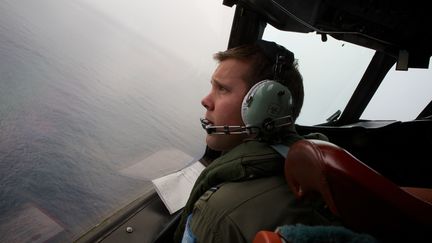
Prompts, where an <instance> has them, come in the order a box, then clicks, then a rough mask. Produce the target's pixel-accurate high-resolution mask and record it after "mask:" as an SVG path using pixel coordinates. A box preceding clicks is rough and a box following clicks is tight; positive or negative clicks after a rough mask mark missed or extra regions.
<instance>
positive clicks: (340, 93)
mask: <svg viewBox="0 0 432 243" xmlns="http://www.w3.org/2000/svg"><path fill="white" fill-rule="evenodd" d="M263 39H266V40H271V41H275V42H277V43H279V44H281V45H283V46H285V47H286V48H287V49H289V50H291V51H293V52H294V54H295V58H296V59H298V63H299V70H300V72H301V74H302V75H303V80H304V81H303V82H304V89H305V98H304V105H303V109H302V111H301V113H300V116H299V118H298V120H297V122H298V123H299V124H301V125H316V124H320V123H324V122H326V119H327V118H329V117H330V116H331V115H333V114H334V113H335V112H336V111H337V110H341V111H343V109H344V108H345V106H346V104H347V103H348V101H349V99H350V97H351V95H352V94H353V92H354V90H355V88H356V87H357V84H358V82H359V81H360V79H361V77H362V75H363V73H364V71H365V70H366V67H367V66H368V64H369V62H370V60H371V59H372V56H373V55H374V53H375V52H374V50H371V49H367V48H363V47H359V46H355V45H352V44H350V43H346V42H342V41H339V40H335V39H333V38H332V37H330V36H329V37H328V40H327V41H326V42H322V41H321V36H320V35H317V34H315V33H309V34H302V33H291V32H282V31H279V30H277V29H275V28H273V27H272V26H270V25H268V26H267V27H266V29H265V32H264V36H263Z"/></svg>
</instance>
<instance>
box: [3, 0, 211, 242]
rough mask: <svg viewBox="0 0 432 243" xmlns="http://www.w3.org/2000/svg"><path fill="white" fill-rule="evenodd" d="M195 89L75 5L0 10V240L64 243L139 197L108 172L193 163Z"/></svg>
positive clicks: (121, 31) (189, 71) (155, 50)
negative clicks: (182, 157)
mask: <svg viewBox="0 0 432 243" xmlns="http://www.w3.org/2000/svg"><path fill="white" fill-rule="evenodd" d="M202 79H207V77H205V76H204V77H202V74H201V73H200V72H198V71H196V70H194V67H192V66H191V65H189V64H188V63H187V62H185V61H183V60H182V58H181V57H178V56H175V55H173V54H171V53H170V52H169V51H167V50H165V49H164V48H162V47H160V46H158V45H157V43H153V42H150V41H148V40H146V39H145V38H142V36H137V35H136V34H134V33H133V32H131V31H128V30H127V29H125V28H122V26H121V25H118V24H116V23H114V22H111V21H110V20H109V19H107V18H106V17H104V16H102V15H98V14H97V13H95V12H94V11H93V10H91V9H90V8H86V7H85V5H82V4H81V5H80V4H78V3H76V2H75V1H57V0H43V1H12V0H10V1H8V0H0V242H6V241H13V242H25V241H32V242H41V241H47V240H48V241H51V242H60V241H61V242H63V241H70V240H72V239H74V238H76V237H77V236H79V235H80V234H82V233H84V232H85V231H86V230H88V229H89V228H90V227H91V226H93V225H95V224H97V223H98V222H100V221H101V220H103V219H104V218H105V217H107V216H109V215H110V214H111V213H113V212H114V211H116V210H118V209H120V208H121V207H122V206H124V205H126V204H127V203H128V202H130V201H131V200H133V199H135V198H137V197H138V196H139V195H141V194H142V193H144V192H146V191H149V190H150V188H151V184H150V183H149V181H146V180H139V179H136V178H131V177H128V176H125V175H123V174H121V173H119V171H120V170H122V169H124V168H126V167H128V166H130V165H132V164H134V163H137V162H139V161H142V160H143V159H145V158H146V157H148V156H150V155H152V154H154V153H157V152H158V151H160V150H163V149H166V148H174V149H178V150H181V151H183V152H184V153H186V154H188V155H190V156H191V157H194V158H195V159H198V158H199V157H200V156H201V155H202V153H203V150H204V145H203V136H204V135H203V132H202V131H201V130H200V129H199V120H198V118H199V116H200V114H201V112H202V109H201V108H200V107H199V94H196V93H194V90H193V89H191V87H193V84H194V82H203V80H202ZM53 222H54V223H53ZM32 225H33V226H32ZM34 225H36V226H34ZM53 225H54V226H53ZM32 227H33V231H38V229H40V231H41V232H39V233H37V232H36V233H35V232H33V231H32V230H29V228H30V229H32ZM26 228H27V230H26ZM44 234H45V235H50V234H51V235H52V237H49V239H45V238H44V236H43V235H44Z"/></svg>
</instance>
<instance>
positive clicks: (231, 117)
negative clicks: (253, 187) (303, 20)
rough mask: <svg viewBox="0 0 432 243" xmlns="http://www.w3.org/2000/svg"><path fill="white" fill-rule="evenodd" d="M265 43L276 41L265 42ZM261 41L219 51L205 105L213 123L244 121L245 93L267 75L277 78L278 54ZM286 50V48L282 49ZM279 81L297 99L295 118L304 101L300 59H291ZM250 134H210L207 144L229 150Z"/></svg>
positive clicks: (266, 77) (294, 110)
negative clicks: (242, 111) (243, 105)
mask: <svg viewBox="0 0 432 243" xmlns="http://www.w3.org/2000/svg"><path fill="white" fill-rule="evenodd" d="M264 44H265V45H264V46H268V45H270V47H272V45H273V46H274V47H275V48H276V47H277V48H283V47H280V46H277V45H276V44H274V43H266V42H264ZM263 48H267V47H263V45H262V43H261V44H257V43H255V44H250V45H244V46H240V47H236V48H232V49H229V50H227V51H223V52H218V53H216V54H215V55H214V58H215V59H216V60H217V61H218V62H219V65H218V67H217V68H216V70H215V72H214V73H213V76H212V80H211V84H212V88H211V91H210V93H209V94H208V95H207V96H206V97H204V98H203V100H202V102H201V103H202V105H203V106H204V107H205V108H206V110H207V111H206V119H208V120H209V122H210V123H211V124H213V125H220V126H223V125H228V126H235V125H244V123H243V120H242V118H241V104H242V101H243V97H244V96H245V95H246V93H247V92H248V91H249V89H250V88H251V87H252V86H253V85H254V84H256V83H258V82H259V81H261V80H264V79H273V78H274V76H275V75H274V64H275V63H274V62H275V59H276V55H275V57H274V58H272V57H269V54H268V53H272V51H271V50H270V51H269V50H263ZM281 50H284V49H281ZM278 82H280V83H282V84H283V85H285V86H286V87H288V89H289V90H290V92H291V95H292V99H293V111H292V114H293V120H294V121H295V119H296V118H297V117H298V115H299V113H300V110H301V107H302V105H303V95H304V92H303V81H302V77H301V75H300V73H299V71H298V69H297V63H296V62H295V61H293V62H292V63H289V65H287V66H286V67H284V69H283V70H282V72H281V73H280V74H279V75H278ZM247 137H248V136H247V135H244V134H243V135H222V136H221V135H212V134H209V135H207V138H206V142H207V145H208V146H209V147H210V148H212V149H214V150H218V151H227V150H230V149H232V148H233V147H235V146H236V145H238V144H240V143H241V142H242V141H243V140H244V139H245V138H247Z"/></svg>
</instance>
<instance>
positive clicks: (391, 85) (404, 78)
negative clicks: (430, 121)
mask: <svg viewBox="0 0 432 243" xmlns="http://www.w3.org/2000/svg"><path fill="white" fill-rule="evenodd" d="M431 90H432V70H431V69H430V68H429V69H409V70H408V71H397V70H396V68H395V67H392V69H391V70H390V71H389V73H388V74H387V76H386V77H385V79H384V80H383V82H382V83H381V85H380V87H379V88H378V90H377V92H376V93H375V95H374V96H373V97H372V99H371V101H370V102H369V104H368V106H367V107H366V109H365V111H364V112H363V114H362V117H361V118H362V119H366V120H399V121H409V120H413V119H415V118H416V117H417V116H418V115H419V114H420V112H422V110H423V109H424V108H425V107H426V106H427V105H428V103H429V102H430V101H431V100H432V94H431Z"/></svg>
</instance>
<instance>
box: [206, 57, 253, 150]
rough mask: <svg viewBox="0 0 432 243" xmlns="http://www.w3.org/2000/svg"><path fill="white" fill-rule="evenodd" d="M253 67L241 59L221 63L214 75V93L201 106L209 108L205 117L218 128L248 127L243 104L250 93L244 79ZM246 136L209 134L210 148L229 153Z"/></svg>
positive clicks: (212, 82)
mask: <svg viewBox="0 0 432 243" xmlns="http://www.w3.org/2000/svg"><path fill="white" fill-rule="evenodd" d="M248 72H249V64H248V63H247V62H245V61H241V60H237V59H227V60H224V61H222V62H220V64H219V66H218V67H217V68H216V70H215V71H214V73H213V76H212V80H211V90H210V93H209V94H208V95H207V96H205V97H204V98H203V99H202V101H201V104H202V105H203V106H204V107H205V108H206V110H207V111H206V114H205V118H206V119H207V120H209V122H210V123H212V124H213V125H216V126H223V125H229V126H239V125H244V123H243V121H242V118H241V104H242V101H243V97H244V96H245V95H246V93H247V91H248V86H247V84H246V81H245V80H244V77H245V76H246V75H245V74H246V73H248ZM245 138H246V135H212V134H209V135H207V138H206V143H207V145H208V146H209V147H210V148H211V149H214V150H217V151H227V150H230V149H232V148H234V147H235V146H237V145H238V144H240V143H241V142H242V141H243V139H245Z"/></svg>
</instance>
